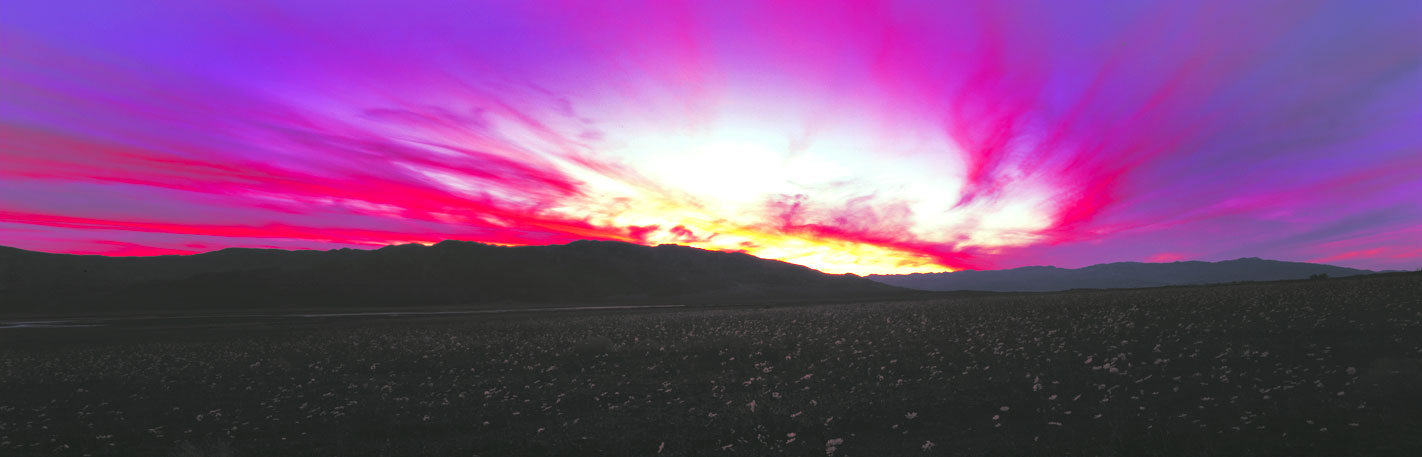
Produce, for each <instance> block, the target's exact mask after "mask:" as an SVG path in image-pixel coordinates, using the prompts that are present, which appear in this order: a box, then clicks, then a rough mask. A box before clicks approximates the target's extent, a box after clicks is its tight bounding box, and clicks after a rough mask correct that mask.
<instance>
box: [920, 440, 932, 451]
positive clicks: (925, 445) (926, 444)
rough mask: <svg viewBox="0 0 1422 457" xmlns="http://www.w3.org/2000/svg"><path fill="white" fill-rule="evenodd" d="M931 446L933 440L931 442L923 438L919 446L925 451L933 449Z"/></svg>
mask: <svg viewBox="0 0 1422 457" xmlns="http://www.w3.org/2000/svg"><path fill="white" fill-rule="evenodd" d="M933 446H934V445H933V442H932V441H928V440H924V441H923V446H920V447H921V448H923V450H925V451H927V450H929V449H933Z"/></svg>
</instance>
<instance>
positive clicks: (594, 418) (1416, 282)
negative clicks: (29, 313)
mask: <svg viewBox="0 0 1422 457" xmlns="http://www.w3.org/2000/svg"><path fill="white" fill-rule="evenodd" d="M174 322H177V323H176V324H172V325H147V326H142V325H128V326H125V325H97V326H93V327H72V326H59V327H58V328H54V327H48V326H43V325H40V326H29V327H13V326H12V327H10V328H0V343H3V347H0V386H2V387H0V389H3V390H0V455H7V456H130V455H132V456H165V455H172V456H199V455H204V456H386V455H440V456H443V455H449V456H456V455H458V456H471V455H478V456H486V457H487V456H522V455H531V456H553V455H569V456H574V455H576V456H594V455H610V456H634V455H646V456H653V455H662V456H686V455H713V456H722V455H724V456H734V455H797V456H799V455H803V456H829V457H835V456H886V455H899V456H908V455H924V456H932V455H940V456H941V455H1082V456H1090V455H1121V456H1148V455H1161V456H1173V455H1191V456H1196V455H1232V456H1249V455H1257V456H1268V455H1397V456H1402V455H1422V434H1419V433H1417V431H1418V430H1422V389H1418V388H1417V387H1416V386H1418V385H1419V384H1422V275H1419V274H1394V275H1380V276H1371V277H1361V278H1347V279H1332V280H1320V281H1294V282H1280V283H1259V284H1235V285H1220V286H1199V287H1175V288H1161V289H1149V290H1122V291H1099V292H1068V293H1053V294H1015V295H1003V296H996V297H975V298H943V299H933V300H919V301H901V302H882V303H854V304H827V305H794V306H755V307H723V308H711V309H703V308H658V309H641V310H638V309H624V310H591V311H576V310H573V311H564V312H545V313H501V314H497V315H488V314H469V315H421V316H383V315H364V316H346V317H325V318H304V319H297V318H290V319H288V318H282V317H280V316H264V317H258V318H252V317H248V318H242V317H214V318H210V319H188V320H177V321H174Z"/></svg>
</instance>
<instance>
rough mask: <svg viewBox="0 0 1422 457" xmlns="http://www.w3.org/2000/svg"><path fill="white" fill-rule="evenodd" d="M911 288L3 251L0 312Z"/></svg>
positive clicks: (434, 257)
mask: <svg viewBox="0 0 1422 457" xmlns="http://www.w3.org/2000/svg"><path fill="white" fill-rule="evenodd" d="M904 292H906V291H904V290H902V289H898V288H896V287H891V286H887V285H884V284H880V283H877V282H873V281H869V280H867V279H864V278H861V277H858V276H854V275H828V274H824V273H821V272H819V271H816V270H813V269H810V268H806V267H802V266H799V265H794V264H790V263H785V262H780V261H774V260H766V259H761V258H757V257H754V256H751V255H747V254H739V253H727V252H715V251H706V250H701V249H696V248H690V247H685V246H676V245H662V246H656V247H650V246H640V245H635V244H628V243H620V242H606V241H578V242H573V243H569V244H566V245H553V246H524V247H503V246H493V245H486V244H480V243H474V242H462V241H445V242H441V243H438V244H435V245H433V246H423V245H418V244H407V245H397V246H388V247H384V248H380V249H375V250H368V251H367V250H355V249H338V250H331V251H284V250H272V249H224V250H221V251H215V252H209V253H204V254H196V255H186V256H156V257H104V256H81V255H66V254H48V253H40V252H31V251H25V250H20V249H14V248H0V312H56V313H58V312H65V313H68V312H123V311H133V310H157V309H163V310H172V309H182V310H216V309H223V310H231V309H270V308H284V307H291V308H298V307H299V308H310V307H319V308H330V307H376V306H378V307H390V306H445V305H465V304H477V303H513V304H519V303H582V302H600V301H603V302H605V301H610V300H620V301H654V300H678V301H724V300H775V299H809V298H830V297H857V296H865V297H869V296H880V295H885V294H888V295H893V294H900V293H904Z"/></svg>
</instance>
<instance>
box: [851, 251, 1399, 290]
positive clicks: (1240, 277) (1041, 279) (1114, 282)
mask: <svg viewBox="0 0 1422 457" xmlns="http://www.w3.org/2000/svg"><path fill="white" fill-rule="evenodd" d="M1370 273H1374V272H1373V271H1369V270H1355V269H1352V268H1344V267H1336V266H1332V265H1322V264H1314V263H1302V262H1282V261H1277V260H1263V259H1259V258H1254V257H1249V258H1243V259H1236V260H1227V261H1223V262H1199V261H1192V262H1173V263H1141V262H1119V263H1106V264H1100V265H1092V266H1089V267H1084V268H1077V269H1066V268H1057V267H1022V268H1013V269H1010V270H992V271H974V270H966V271H957V272H952V273H920V274H909V275H872V276H869V279H872V280H875V281H878V282H881V283H884V284H889V285H894V286H899V287H905V288H910V289H919V290H939V291H946V290H986V291H999V292H1043V291H1053V290H1068V289H1112V288H1130V287H1156V286H1168V285H1180V284H1209V283H1223V282H1235V281H1275V280H1281V279H1305V278H1308V277H1309V276H1312V275H1316V274H1326V275H1329V276H1333V277H1340V276H1353V275H1360V274H1370Z"/></svg>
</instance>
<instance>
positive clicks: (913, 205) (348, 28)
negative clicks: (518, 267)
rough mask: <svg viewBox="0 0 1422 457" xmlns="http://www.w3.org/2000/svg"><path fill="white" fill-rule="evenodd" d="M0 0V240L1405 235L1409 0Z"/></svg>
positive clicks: (1384, 257)
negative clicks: (89, 0) (365, 1)
mask: <svg viewBox="0 0 1422 457" xmlns="http://www.w3.org/2000/svg"><path fill="white" fill-rule="evenodd" d="M17 6H18V7H17V8H14V10H15V11H14V12H13V13H12V14H6V15H5V17H3V18H0V86H3V87H4V90H5V96H4V97H3V99H0V235H4V238H5V239H6V240H13V241H8V242H6V243H5V244H14V245H16V246H18V247H22V248H28V249H37V250H44V251H54V252H73V253H104V254H111V255H156V254H169V253H185V252H197V251H202V250H208V249H217V248H221V247H229V246H252V247H257V246H263V247H265V246H273V247H285V248H335V247H370V246H379V245H384V244H389V243H400V242H434V241H439V240H441V239H447V238H454V239H466V240H475V241H483V242H489V243H498V244H509V245H522V244H546V243H561V242H567V241H572V240H576V239H604V240H622V241H629V242H637V243H647V244H656V243H680V244H689V245H694V246H699V247H704V248H708V249H721V250H736V251H745V252H749V253H751V254H755V255H761V256H765V257H771V258H777V259H782V260H787V261H791V262H798V263H802V264H805V265H809V266H811V267H815V268H820V269H823V270H825V271H830V272H836V273H839V272H855V273H860V274H868V273H894V272H898V273H902V272H914V271H940V270H944V269H959V268H1000V267H1013V266H1021V265H1030V264H1049V263H1050V264H1057V265H1061V266H1081V265H1085V264H1090V263H1097V262H1105V261H1118V260H1147V259H1154V260H1166V259H1191V258H1199V259H1206V260H1218V259H1220V258H1223V257H1225V256H1230V255H1235V254H1236V253H1247V255H1259V256H1267V257H1274V258H1281V259H1288V260H1319V259H1326V260H1328V261H1331V262H1339V263H1341V264H1344V265H1349V266H1360V267H1368V268H1412V266H1411V265H1410V264H1409V262H1415V261H1416V260H1415V257H1416V256H1417V254H1416V252H1415V249H1412V248H1410V247H1409V246H1416V245H1419V244H1422V238H1419V231H1418V227H1422V208H1419V207H1418V205H1417V204H1416V202H1415V195H1417V194H1419V193H1422V162H1419V160H1418V159H1417V158H1418V157H1422V133H1419V132H1418V131H1417V129H1416V128H1415V125H1418V124H1419V123H1422V43H1419V42H1418V41H1417V40H1415V39H1414V38H1413V34H1414V33H1415V25H1416V24H1418V23H1422V7H1419V6H1418V5H1416V4H1414V3H1413V2H1370V3H1368V4H1366V5H1357V4H1354V3H1349V2H1331V1H1309V2H1265V1H1260V2H1246V3H1245V4H1240V3H1239V2H1223V1H1218V2H1216V1H1210V2H1204V3H1192V4H1179V3H1169V2H1161V3H1148V2H1128V3H1124V4H1122V3H1112V2H1102V3H1099V4H1095V3H1093V4H1089V5H1085V4H1083V5H1078V4H1072V5H1066V4H1061V3H1058V2H1022V3H1010V4H1009V3H1004V2H948V3H941V2H933V3H929V4H920V3H909V2H904V3H883V4H880V3H873V4H870V3H842V4H833V5H824V4H820V3H810V2H776V3H774V4H770V5H764V4H760V3H754V2H727V3H717V4H715V5H711V4H702V3H696V2H686V3H683V2H649V3H626V4H623V3H618V4H616V5H612V4H599V5H566V4H561V3H558V2H541V1H535V2H520V3H517V4H502V3H479V4H468V5H455V4H418V5H399V6H395V5H361V6H353V5H347V4H344V3H336V2H319V1H302V2H282V3H271V4H267V3H261V2H257V3H240V4H220V3H218V4H203V5H184V6H180V7H175V8H165V9H155V8H151V7H146V6H143V5H140V4H122V2H117V3H110V4H105V5H100V6H97V7H95V8H93V9H91V10H85V11H80V12H72V11H61V10H60V9H59V8H57V7H55V6H53V5H48V4H44V3H40V2H25V4H21V5H17ZM317 18H324V19H320V20H318V19H317ZM1339 221H1344V222H1348V221H1365V222H1367V223H1344V222H1339ZM1340 224H1341V225H1340ZM1324 233H1326V234H1327V236H1316V235H1318V234H1324Z"/></svg>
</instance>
